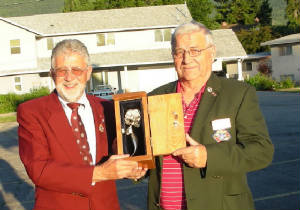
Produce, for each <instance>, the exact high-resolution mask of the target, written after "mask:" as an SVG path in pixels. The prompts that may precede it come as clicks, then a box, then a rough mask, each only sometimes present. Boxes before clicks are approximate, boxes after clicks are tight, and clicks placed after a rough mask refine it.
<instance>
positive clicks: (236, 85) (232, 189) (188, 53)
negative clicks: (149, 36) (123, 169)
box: [148, 21, 274, 210]
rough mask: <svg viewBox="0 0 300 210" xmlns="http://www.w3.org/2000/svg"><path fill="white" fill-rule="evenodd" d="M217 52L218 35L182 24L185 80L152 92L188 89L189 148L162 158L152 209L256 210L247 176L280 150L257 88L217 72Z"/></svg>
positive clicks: (152, 184) (178, 48) (175, 38)
mask: <svg viewBox="0 0 300 210" xmlns="http://www.w3.org/2000/svg"><path fill="white" fill-rule="evenodd" d="M215 54H216V49H215V45H214V43H213V40H212V35H211V32H210V31H209V30H208V29H207V28H206V27H205V26H204V25H202V24H200V23H197V22H195V21H192V22H189V23H186V24H183V25H181V26H179V27H178V28H177V29H176V30H175V32H174V34H173V35H172V55H173V59H174V65H175V69H176V72H177V74H178V81H175V82H171V83H169V84H166V85H163V86H161V87H159V88H157V89H155V90H153V91H152V92H151V93H150V95H157V94H167V93H174V92H180V93H181V94H182V103H183V107H184V114H185V116H184V118H185V119H184V121H185V129H186V133H187V135H186V141H187V147H185V148H181V149H179V150H177V151H175V152H174V153H173V154H172V155H170V156H168V158H166V156H164V157H158V158H156V169H152V170H150V177H149V188H148V209H151V210H154V209H166V210H167V209H189V210H201V209H203V210H222V209H224V210H226V209H227V210H248V209H254V203H253V199H252V195H251V191H250V189H249V187H248V184H247V177H246V173H247V172H250V171H255V170H259V169H262V168H265V167H266V166H268V164H270V163H271V161H272V157H273V153H274V147H273V144H272V142H271V140H270V137H269V134H268V131H267V127H266V124H265V121H264V118H263V115H262V113H261V111H260V109H259V105H258V100H257V96H256V92H255V89H254V88H253V87H251V86H249V85H247V84H246V83H243V82H239V81H235V80H230V79H226V78H219V77H217V76H215V75H214V74H213V73H212V63H213V61H214V58H215ZM168 161H171V162H172V161H173V162H172V163H171V162H168ZM172 164H173V165H172ZM175 176H176V177H175ZM174 177H175V178H174ZM181 178H182V179H181ZM180 179H181V180H182V181H180ZM172 180H173V181H172ZM180 183H182V185H180ZM174 195H176V196H177V197H176V196H174Z"/></svg>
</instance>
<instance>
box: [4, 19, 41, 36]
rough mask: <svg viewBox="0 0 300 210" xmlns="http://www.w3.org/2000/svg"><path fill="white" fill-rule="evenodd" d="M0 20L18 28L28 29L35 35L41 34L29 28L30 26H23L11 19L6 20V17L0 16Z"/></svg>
mask: <svg viewBox="0 0 300 210" xmlns="http://www.w3.org/2000/svg"><path fill="white" fill-rule="evenodd" d="M0 20H3V21H4V22H6V23H9V24H11V25H13V26H16V27H18V28H22V29H24V30H26V31H28V32H31V33H34V34H36V35H37V36H39V35H41V33H39V32H37V31H34V30H32V29H30V28H27V27H24V26H22V25H19V24H17V23H15V22H13V21H11V20H8V19H7V18H2V17H0Z"/></svg>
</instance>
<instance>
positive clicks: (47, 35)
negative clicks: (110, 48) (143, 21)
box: [37, 25, 178, 38]
mask: <svg viewBox="0 0 300 210" xmlns="http://www.w3.org/2000/svg"><path fill="white" fill-rule="evenodd" d="M177 26H178V25H167V26H149V27H134V28H114V29H102V30H95V31H80V32H79V31H75V32H67V33H52V34H43V33H40V34H39V35H37V37H38V38H42V37H54V36H69V35H80V34H97V33H108V32H124V31H141V30H149V29H161V28H176V27H177Z"/></svg>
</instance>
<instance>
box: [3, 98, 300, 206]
mask: <svg viewBox="0 0 300 210" xmlns="http://www.w3.org/2000/svg"><path fill="white" fill-rule="evenodd" d="M257 94H258V96H259V101H260V106H261V109H262V112H263V114H264V116H265V119H266V122H267V125H268V129H269V132H270V135H271V139H272V141H273V143H274V146H275V155H274V159H273V162H272V164H271V165H270V166H269V167H268V168H266V169H263V170H260V171H256V172H251V173H249V175H248V178H249V179H248V181H249V185H250V188H251V190H252V192H253V196H254V200H255V206H256V209H257V210H296V209H300V131H299V127H300V95H299V93H281V92H258V93H257ZM117 186H118V195H119V199H120V203H121V209H122V210H143V209H146V202H147V201H146V194H147V183H146V181H145V182H142V183H141V184H138V185H134V184H132V183H131V181H129V180H120V181H118V182H117ZM33 200H34V188H33V185H32V183H31V181H30V180H29V179H28V177H27V174H26V172H25V170H24V168H23V166H22V164H21V162H20V160H19V157H18V142H17V123H2V124H1V123H0V210H29V209H32V207H33V202H34V201H33Z"/></svg>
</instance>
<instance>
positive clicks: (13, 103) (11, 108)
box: [0, 87, 50, 113]
mask: <svg viewBox="0 0 300 210" xmlns="http://www.w3.org/2000/svg"><path fill="white" fill-rule="evenodd" d="M49 93H50V91H49V89H48V88H47V87H40V88H35V89H31V90H30V93H25V94H15V93H8V94H5V95H0V113H8V112H15V111H16V110H17V107H18V105H19V104H21V103H23V102H25V101H28V100H31V99H34V98H38V97H41V96H45V95H48V94H49Z"/></svg>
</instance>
